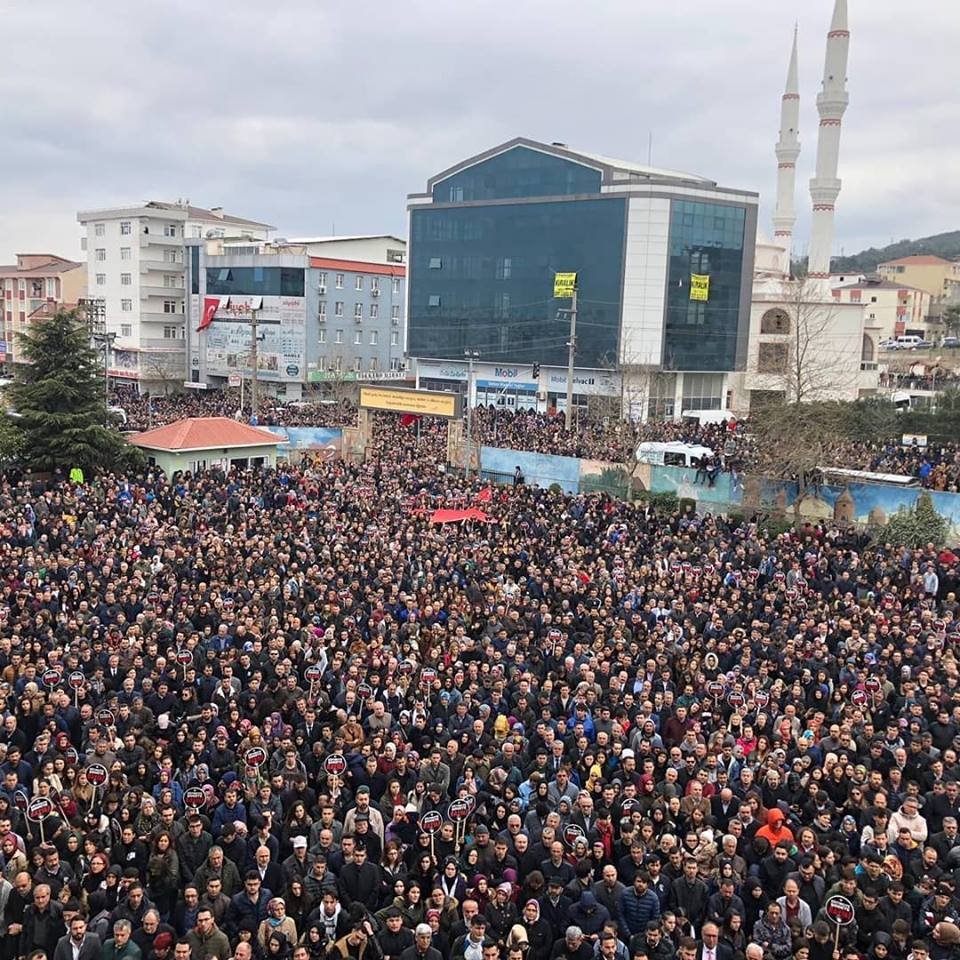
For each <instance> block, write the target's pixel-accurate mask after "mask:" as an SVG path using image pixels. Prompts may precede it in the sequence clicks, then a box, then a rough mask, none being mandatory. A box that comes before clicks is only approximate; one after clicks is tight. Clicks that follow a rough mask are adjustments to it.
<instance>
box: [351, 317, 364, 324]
mask: <svg viewBox="0 0 960 960" xmlns="http://www.w3.org/2000/svg"><path fill="white" fill-rule="evenodd" d="M353 322H354V323H363V317H354V318H353Z"/></svg>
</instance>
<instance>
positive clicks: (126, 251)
mask: <svg viewBox="0 0 960 960" xmlns="http://www.w3.org/2000/svg"><path fill="white" fill-rule="evenodd" d="M120 259H121V260H129V259H130V248H129V247H121V248H120Z"/></svg>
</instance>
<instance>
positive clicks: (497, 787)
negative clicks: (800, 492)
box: [0, 417, 960, 960]
mask: <svg viewBox="0 0 960 960" xmlns="http://www.w3.org/2000/svg"><path fill="white" fill-rule="evenodd" d="M444 441H445V430H444V428H443V426H442V425H441V424H438V423H434V422H431V421H423V422H422V423H421V424H420V425H419V428H412V427H411V426H408V425H404V421H403V420H401V419H400V418H398V417H391V418H382V419H381V420H380V421H379V423H378V439H377V443H376V444H374V445H373V449H372V450H371V454H370V457H369V459H368V460H367V461H366V462H364V463H363V464H349V463H346V462H343V461H328V462H323V463H311V462H309V461H305V462H303V463H301V464H299V465H295V466H284V467H282V468H280V469H278V470H265V471H259V472H253V471H245V472H232V473H230V474H223V473H219V472H205V473H200V474H196V475H190V474H183V475H178V476H175V477H164V476H162V475H160V474H158V473H156V472H151V473H147V474H145V475H144V476H129V477H121V476H112V475H107V476H101V477H97V478H88V480H87V482H85V483H70V482H68V481H67V479H66V478H61V477H53V478H51V479H49V480H45V481H41V480H33V479H30V478H19V477H15V476H7V477H5V478H3V479H2V481H0V525H2V528H3V534H4V535H3V538H2V540H0V557H2V577H0V695H2V698H3V702H2V707H3V715H2V723H0V778H2V784H0V877H2V879H0V910H2V915H3V922H2V924H0V951H2V954H3V956H2V958H0V960H20V958H28V960H170V958H171V957H172V958H175V960H210V958H216V960H228V958H236V960H598V958H602V960H946V958H956V957H957V955H958V950H960V946H958V944H960V895H958V886H957V883H958V880H960V832H958V820H960V779H958V778H960V768H958V765H957V756H958V750H960V669H958V668H960V659H958V642H960V602H958V588H960V558H958V556H957V555H956V554H954V553H953V552H952V551H950V550H948V549H941V550H938V549H935V548H934V547H933V546H932V545H931V546H928V547H926V548H924V549H917V550H905V549H894V548H892V547H890V546H885V545H883V544H872V543H869V542H868V541H866V540H865V539H864V538H862V537H861V536H860V535H859V534H857V533H856V532H855V531H849V530H841V529H836V528H833V527H830V526H816V525H809V526H806V527H803V528H800V529H797V530H794V531H791V532H789V533H784V534H780V535H779V536H777V537H776V539H771V540H768V539H766V538H765V536H764V535H763V534H762V533H761V532H760V530H761V528H760V527H758V525H757V524H755V523H752V522H750V521H747V520H737V521H734V520H727V519H724V518H722V517H717V516H709V515H696V516H695V515H690V514H686V515H683V516H680V515H675V516H660V515H657V514H656V513H655V512H653V511H652V509H651V508H650V506H649V505H646V506H642V505H631V504H629V503H626V502H622V501H618V500H614V499H611V498H609V497H606V496H604V495H600V494H594V495H589V496H566V495H563V494H562V493H560V492H558V491H550V490H544V489H539V488H536V487H531V486H528V485H526V484H522V483H521V484H517V485H515V486H506V487H501V488H496V489H492V488H490V487H488V486H486V485H484V484H483V482H482V481H480V480H477V479H473V480H465V479H463V478H458V477H455V476H453V475H452V474H450V473H448V472H446V471H445V470H444V468H443V457H442V451H443V448H444ZM451 504H457V505H463V504H471V505H476V506H477V507H478V508H479V509H480V510H481V511H482V513H480V514H477V515H476V518H475V519H473V520H471V521H469V522H458V523H443V524H440V523H434V522H433V520H434V519H435V518H434V510H435V509H436V508H437V507H441V506H444V505H451ZM837 919H842V920H844V921H845V922H844V923H843V924H842V925H841V924H839V923H837V922H836V921H837Z"/></svg>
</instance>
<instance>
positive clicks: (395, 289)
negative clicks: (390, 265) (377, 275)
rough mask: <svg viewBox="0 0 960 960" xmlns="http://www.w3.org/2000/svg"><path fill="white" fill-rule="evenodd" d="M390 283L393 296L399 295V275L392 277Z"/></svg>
mask: <svg viewBox="0 0 960 960" xmlns="http://www.w3.org/2000/svg"><path fill="white" fill-rule="evenodd" d="M392 284H393V295H394V296H395V297H396V296H399V294H400V278H399V277H394V278H393V281H392Z"/></svg>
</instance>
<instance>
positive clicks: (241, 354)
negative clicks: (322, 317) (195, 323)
mask: <svg viewBox="0 0 960 960" xmlns="http://www.w3.org/2000/svg"><path fill="white" fill-rule="evenodd" d="M254 315H255V316H256V319H257V337H258V342H257V369H258V371H259V373H258V377H259V379H262V380H274V381H278V382H289V381H293V382H299V383H302V382H303V381H304V380H305V379H306V319H307V307H306V299H305V298H304V297H285V296H265V297H260V296H255V297H254V296H250V297H242V296H233V295H231V296H230V298H229V300H228V302H227V303H226V305H221V306H220V307H219V308H218V309H217V313H216V318H215V319H214V322H213V323H211V324H210V325H209V326H208V327H207V328H206V329H205V330H204V332H203V338H204V339H203V343H202V346H201V349H203V350H205V351H206V359H207V373H208V374H209V375H212V376H218V377H229V376H230V375H231V374H233V373H249V370H250V329H251V320H252V319H253V316H254Z"/></svg>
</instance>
